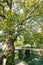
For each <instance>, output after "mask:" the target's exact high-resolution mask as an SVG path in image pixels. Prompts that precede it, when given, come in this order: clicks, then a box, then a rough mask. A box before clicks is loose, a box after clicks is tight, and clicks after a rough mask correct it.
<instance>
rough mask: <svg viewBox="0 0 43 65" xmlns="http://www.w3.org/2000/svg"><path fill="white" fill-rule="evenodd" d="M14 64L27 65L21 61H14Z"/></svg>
mask: <svg viewBox="0 0 43 65" xmlns="http://www.w3.org/2000/svg"><path fill="white" fill-rule="evenodd" d="M15 64H16V65H28V64H27V63H26V62H25V61H21V60H16V61H15Z"/></svg>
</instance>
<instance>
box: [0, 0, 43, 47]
mask: <svg viewBox="0 0 43 65" xmlns="http://www.w3.org/2000/svg"><path fill="white" fill-rule="evenodd" d="M0 3H1V4H0V7H1V10H0V19H1V21H0V30H2V31H3V33H4V34H5V35H6V33H9V35H11V37H12V39H11V40H12V43H14V42H15V41H16V40H17V38H18V37H19V38H21V36H23V37H24V41H25V42H26V43H27V42H29V43H32V44H33V43H34V42H35V40H34V35H33V34H34V33H33V32H34V31H37V30H38V29H40V28H42V27H41V26H42V25H41V26H40V22H41V21H40V20H42V19H41V18H42V17H43V9H42V0H29V1H28V0H0ZM42 23H43V22H42ZM31 36H32V37H31ZM11 40H10V41H11ZM12 45H13V46H14V44H12Z"/></svg>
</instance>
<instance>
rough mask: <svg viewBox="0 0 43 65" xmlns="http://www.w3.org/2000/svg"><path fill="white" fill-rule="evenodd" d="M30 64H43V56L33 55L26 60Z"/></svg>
mask: <svg viewBox="0 0 43 65" xmlns="http://www.w3.org/2000/svg"><path fill="white" fill-rule="evenodd" d="M25 61H26V62H27V63H28V65H43V57H34V58H33V57H31V58H28V59H26V60H25Z"/></svg>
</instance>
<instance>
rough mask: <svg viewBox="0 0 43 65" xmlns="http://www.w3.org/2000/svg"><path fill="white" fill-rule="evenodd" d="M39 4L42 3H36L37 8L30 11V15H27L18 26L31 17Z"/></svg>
mask: <svg viewBox="0 0 43 65" xmlns="http://www.w3.org/2000/svg"><path fill="white" fill-rule="evenodd" d="M39 5H40V3H38V5H36V6H35V8H34V9H33V10H32V11H31V12H30V14H29V16H28V17H26V18H25V19H24V20H23V21H22V22H21V23H19V24H18V25H17V26H16V27H18V26H19V25H22V24H23V23H24V21H25V20H27V19H29V18H31V14H32V13H33V12H34V11H35V10H36V9H37V8H38V6H39Z"/></svg>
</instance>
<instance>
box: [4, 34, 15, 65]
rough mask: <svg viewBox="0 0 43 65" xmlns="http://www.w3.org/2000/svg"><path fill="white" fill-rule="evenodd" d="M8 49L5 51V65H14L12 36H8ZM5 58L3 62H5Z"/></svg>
mask: <svg viewBox="0 0 43 65" xmlns="http://www.w3.org/2000/svg"><path fill="white" fill-rule="evenodd" d="M5 44H6V47H5V49H4V53H3V54H4V55H3V57H4V58H5V59H7V61H6V64H5V65H14V43H13V41H12V35H11V34H8V35H7V39H6V42H5ZM4 58H3V60H4ZM3 63H4V62H3Z"/></svg>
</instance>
